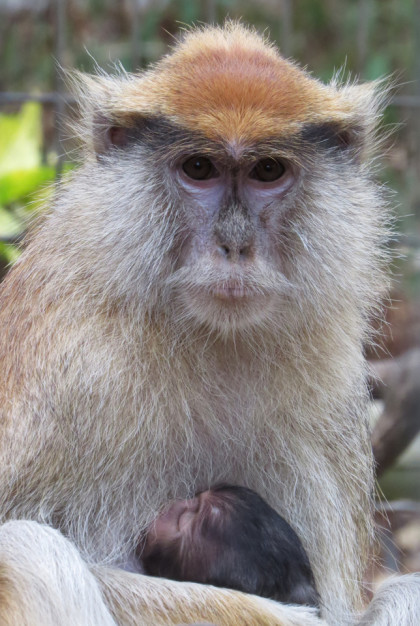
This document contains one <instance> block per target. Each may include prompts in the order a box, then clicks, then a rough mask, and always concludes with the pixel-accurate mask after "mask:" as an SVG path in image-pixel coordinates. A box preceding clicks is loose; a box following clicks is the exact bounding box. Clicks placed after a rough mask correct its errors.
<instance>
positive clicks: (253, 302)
mask: <svg viewBox="0 0 420 626" xmlns="http://www.w3.org/2000/svg"><path fill="white" fill-rule="evenodd" d="M184 307H185V308H186V309H187V311H186V312H187V315H188V317H189V318H190V319H191V321H193V320H194V322H196V323H198V325H199V326H205V327H207V328H210V329H211V330H214V331H216V332H219V333H221V334H223V335H229V334H235V333H236V332H239V331H244V330H251V329H252V328H258V327H261V326H264V327H265V326H266V325H267V323H268V321H269V319H270V318H271V314H272V300H271V298H270V297H269V296H268V295H264V296H263V295H261V294H258V295H257V294H255V293H253V294H252V293H250V292H249V291H247V290H246V289H245V288H243V287H238V286H234V285H223V286H217V287H212V288H211V289H208V290H206V291H204V290H203V292H201V293H199V294H198V293H195V294H194V295H193V296H192V297H190V298H188V299H187V301H184Z"/></svg>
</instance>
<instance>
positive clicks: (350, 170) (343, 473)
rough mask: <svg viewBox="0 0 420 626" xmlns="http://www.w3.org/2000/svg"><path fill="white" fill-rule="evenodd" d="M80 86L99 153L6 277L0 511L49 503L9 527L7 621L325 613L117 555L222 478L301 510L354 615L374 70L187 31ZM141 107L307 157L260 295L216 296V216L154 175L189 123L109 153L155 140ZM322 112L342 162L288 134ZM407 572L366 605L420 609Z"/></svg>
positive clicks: (371, 265)
mask: <svg viewBox="0 0 420 626" xmlns="http://www.w3.org/2000/svg"><path fill="white" fill-rule="evenodd" d="M78 82H79V88H80V91H81V97H82V108H83V110H84V115H83V120H84V124H85V129H84V130H83V131H81V132H83V137H84V139H85V143H86V159H85V164H84V165H83V166H82V167H81V168H80V170H79V171H77V172H75V173H74V174H72V175H71V176H70V178H69V180H68V181H66V182H64V183H63V185H62V188H61V189H60V190H59V191H58V193H57V197H56V199H55V201H54V207H53V210H52V211H51V212H50V213H49V214H48V215H47V217H46V218H45V220H44V221H43V223H42V224H41V225H40V226H39V228H38V229H37V232H36V233H35V234H34V235H33V237H32V239H31V241H30V242H29V244H28V246H27V248H26V250H25V252H24V253H23V255H22V257H21V258H20V260H19V261H18V263H17V264H16V266H15V268H14V269H13V270H12V272H11V273H10V275H9V276H8V278H7V279H6V281H5V283H4V284H3V286H2V291H1V294H0V332H1V335H0V336H1V346H0V363H1V365H0V416H1V423H0V428H1V433H0V437H1V440H0V468H1V469H0V513H1V516H2V518H3V520H4V521H6V520H33V521H32V522H31V521H28V522H21V521H16V522H13V521H8V522H7V523H5V524H4V526H3V527H1V528H0V565H1V569H0V615H1V616H2V617H1V619H2V620H3V621H1V620H0V621H1V623H2V624H3V623H4V624H7V625H9V624H10V625H12V624H22V625H26V624H28V625H30V624H31V625H32V624H34V625H35V624H36V625H38V624H43V625H50V624H51V625H52V624H76V623H77V624H92V626H93V625H99V624H101V625H102V624H115V623H118V624H160V623H162V624H166V623H176V622H186V621H199V620H209V621H214V622H216V623H218V624H219V623H220V624H239V623H240V624H247V623H248V624H283V626H289V625H291V626H292V625H296V626H299V625H301V626H303V625H306V626H310V625H311V624H314V625H315V624H321V623H322V620H321V619H320V618H318V617H317V616H316V615H315V614H314V613H313V612H311V610H310V609H304V608H296V607H293V608H290V607H284V606H281V605H278V604H275V603H273V602H271V601H270V600H264V599H261V598H256V597H252V596H246V595H244V594H240V593H238V592H233V591H225V590H220V589H215V588H210V587H202V586H200V585H195V584H192V583H191V584H190V583H176V582H171V581H162V580H161V581H159V580H157V579H149V578H147V577H144V576H141V575H140V574H138V573H129V572H126V571H123V570H122V569H117V568H119V567H122V566H126V565H127V564H128V563H131V562H132V554H133V551H134V549H135V547H136V543H137V541H138V537H139V534H140V532H141V531H142V530H143V529H145V528H146V526H147V525H148V524H149V523H150V522H151V521H152V520H153V519H154V518H155V517H156V515H157V513H158V511H159V510H160V509H161V508H162V506H164V505H165V504H166V503H167V502H168V501H169V500H170V499H173V498H185V497H190V496H192V495H193V494H194V493H195V492H196V491H198V490H200V489H206V488H208V487H209V486H211V485H213V484H215V483H218V482H227V483H230V484H242V485H246V486H248V487H250V488H252V489H254V490H256V491H257V492H258V493H259V494H260V495H261V496H262V497H264V498H266V499H267V500H268V501H269V502H270V504H271V505H272V506H274V508H275V509H276V510H277V511H278V512H279V513H281V514H282V515H283V516H284V517H285V518H286V520H287V521H288V522H289V523H290V524H291V525H292V527H293V528H294V530H295V531H296V532H297V533H298V535H299V537H300V538H301V540H302V542H303V544H304V547H305V549H306V551H307V552H308V555H309V558H310V561H311V566H312V568H313V570H314V573H315V577H316V581H317V587H318V590H319V592H320V595H321V598H322V606H323V608H322V616H323V618H324V619H325V620H326V621H327V622H328V623H330V624H334V625H335V626H338V625H339V624H347V623H351V622H352V621H353V620H354V619H355V617H354V611H358V610H360V609H361V608H362V598H361V587H360V581H361V578H362V575H363V571H364V567H365V565H366V558H367V554H368V549H369V544H370V542H371V540H372V528H371V494H372V489H373V467H372V459H371V450H370V442H369V433H368V429H367V425H366V420H365V403H366V384H365V371H364V361H363V356H362V344H363V341H364V340H365V339H366V337H367V334H368V325H367V319H368V316H369V314H370V313H371V311H372V308H373V307H374V306H375V303H376V302H377V299H378V297H379V296H380V295H381V294H382V290H383V283H384V280H383V276H382V270H381V265H382V257H381V252H380V245H381V243H382V241H383V239H384V232H385V229H384V226H383V223H384V218H383V211H384V209H383V199H382V197H381V193H380V191H379V190H378V188H377V187H376V186H375V184H374V183H373V182H372V180H371V173H370V171H369V168H368V165H367V164H366V163H367V160H368V159H369V157H370V154H371V144H372V141H373V140H372V133H373V130H374V127H375V124H376V116H377V108H378V105H379V96H378V95H377V93H376V88H375V87H374V86H351V85H345V86H343V87H341V88H340V87H339V86H337V85H336V84H334V83H333V84H331V85H329V86H325V85H322V84H321V83H319V82H317V81H315V80H314V79H313V78H311V77H309V75H307V74H306V73H304V72H303V71H302V70H300V69H298V68H297V67H295V66H293V65H292V64H290V63H289V62H286V61H285V60H283V59H282V58H281V57H280V56H278V54H277V52H276V51H275V50H274V49H273V48H271V47H269V46H268V44H266V43H265V42H263V41H262V40H261V39H260V38H259V37H258V36H256V35H255V34H254V33H250V32H249V31H247V30H246V29H244V28H243V27H241V26H237V25H228V26H226V27H225V28H224V29H205V30H203V31H195V32H192V33H191V34H188V35H187V36H186V38H185V41H183V42H182V43H181V44H180V45H179V46H178V47H177V48H176V49H175V51H174V53H173V54H172V55H170V56H169V57H167V58H165V59H163V61H162V62H161V63H160V64H158V65H157V67H156V68H155V69H153V70H151V71H149V72H147V73H145V74H144V75H140V76H125V75H124V76H121V77H118V78H115V79H112V78H108V77H99V78H95V79H93V78H88V77H85V78H82V77H80V78H79V79H78ZM142 116H148V117H152V118H153V119H154V120H158V122H159V123H162V120H163V123H164V124H170V126H169V127H168V128H170V129H171V130H170V132H172V129H175V130H176V131H177V129H181V131H182V132H186V133H190V134H191V133H192V136H193V137H198V141H199V142H200V141H203V139H205V140H206V141H207V142H208V148H207V150H208V154H211V155H213V154H214V155H215V158H222V157H220V156H219V155H220V154H222V150H225V152H226V153H229V155H234V158H235V159H237V160H238V162H241V159H242V160H246V159H247V158H248V159H251V158H252V155H253V154H254V153H255V152H256V151H257V149H260V148H258V146H257V143H258V144H259V145H261V144H262V145H263V146H267V150H269V151H270V150H271V152H272V151H273V148H272V138H273V137H276V138H280V139H283V138H284V139H285V140H287V141H289V143H287V141H286V143H285V147H284V148H283V153H282V155H283V156H284V157H285V158H287V159H289V160H290V162H291V163H293V168H294V169H293V172H295V171H296V172H299V173H298V174H293V175H294V176H295V178H296V180H295V183H294V185H293V187H292V188H291V191H289V192H288V193H287V194H284V195H282V196H281V197H282V207H283V208H282V210H284V215H285V217H284V219H283V220H282V221H281V222H279V218H278V216H271V217H268V218H266V217H265V218H264V219H265V222H267V221H268V222H270V220H271V221H272V222H273V224H274V223H275V241H274V243H272V240H271V239H270V238H269V239H268V240H267V241H268V243H267V244H266V247H267V249H270V250H271V248H273V250H275V255H277V256H276V259H277V257H278V258H279V259H280V260H279V261H278V262H277V261H276V263H277V265H279V264H280V265H281V268H282V271H281V272H280V271H279V270H278V267H277V266H274V265H273V266H271V265H270V263H269V262H267V258H268V257H267V255H266V254H265V253H264V254H265V256H264V255H259V254H258V253H257V252H256V253H255V254H254V256H253V261H252V264H250V265H249V270H248V274H246V275H245V274H241V275H240V276H241V279H240V280H241V281H242V282H243V284H245V285H246V286H247V288H248V287H249V289H252V290H254V292H255V294H256V296H258V294H259V293H261V294H262V296H264V298H265V297H266V294H270V295H269V297H267V298H266V299H265V300H264V301H263V303H262V304H260V305H258V306H254V305H253V304H252V302H251V304H247V305H246V308H245V309H242V310H240V307H237V306H236V305H235V306H232V307H230V308H229V306H228V305H226V306H225V304H222V305H221V306H220V303H219V302H216V303H215V302H214V299H212V298H211V297H210V296H209V295H208V293H210V294H211V293H212V292H211V289H213V286H214V284H215V281H216V278H215V276H217V275H218V271H219V268H218V267H216V268H215V267H213V265H212V258H211V255H210V254H209V253H207V251H206V250H205V251H204V252H203V253H202V255H201V256H199V255H198V252H197V249H194V248H193V245H192V244H190V243H189V242H190V236H189V234H188V233H189V229H190V230H191V231H192V237H193V238H194V236H196V233H197V232H198V231H199V230H200V228H201V226H202V225H201V222H200V221H197V223H196V225H195V226H194V227H190V226H189V225H188V219H187V218H188V215H187V211H186V209H185V204H186V201H185V200H183V196H182V192H181V191H179V190H178V188H176V189H177V190H176V191H173V190H172V186H173V185H172V183H171V180H170V174H169V173H168V172H166V173H162V175H161V178H160V179H158V174H159V173H160V170H162V171H163V170H164V165H163V164H164V163H166V162H169V163H170V166H171V167H172V161H173V162H175V161H176V159H177V158H178V157H177V155H176V149H177V146H178V145H181V144H180V142H181V143H182V141H183V142H184V144H183V145H184V147H183V148H182V149H183V150H185V152H186V154H190V153H191V149H190V143H189V142H190V139H185V138H184V139H182V141H181V140H179V142H178V144H177V143H176V142H174V143H173V144H172V143H170V141H169V142H168V143H167V144H164V145H162V146H160V145H159V142H158V143H157V144H156V146H155V147H154V148H153V149H151V148H150V147H149V148H148V146H147V145H142V147H140V148H139V147H136V146H135V145H134V147H132V146H131V144H130V145H129V146H128V147H127V149H126V147H125V146H124V147H123V149H121V150H114V148H115V144H116V141H114V142H112V141H111V143H114V145H111V149H109V140H108V135H107V133H109V129H110V128H114V129H115V128H116V129H120V128H123V129H125V130H126V129H133V136H135V137H136V136H137V135H136V133H138V134H139V135H140V136H142V127H141V126H140V130H137V127H138V126H139V124H138V119H139V117H140V118H141V117H142ZM324 123H325V124H329V125H331V124H332V125H334V128H335V129H337V130H336V134H337V135H338V137H339V139H338V143H339V144H340V146H339V147H337V146H336V145H335V144H334V146H335V147H334V150H336V151H337V157H336V158H332V153H330V152H328V153H327V154H326V155H318V152H317V151H318V150H319V149H320V150H322V146H320V147H319V146H317V145H316V142H315V145H314V146H312V147H310V148H309V149H308V151H307V152H306V153H301V152H299V149H300V145H301V144H300V143H296V140H295V137H296V136H297V135H298V134H299V133H300V132H302V129H303V128H304V127H305V130H308V124H316V125H318V126H319V125H321V129H322V125H323V124H324ZM305 125H306V126H305ZM92 129H93V130H92ZM116 132H117V133H118V132H119V131H118V130H117V131H116ZM153 132H154V131H153ZM177 132H178V131H177ZM149 134H150V135H151V139H150V141H152V140H153V141H155V135H154V134H153V133H152V132H151V131H150V133H149ZM112 136H113V137H115V136H118V134H117V135H115V133H114V135H112ZM156 136H159V137H160V135H158V134H156ZM187 136H188V137H189V135H187ZM290 138H292V141H290ZM141 140H142V141H143V138H142V139H141ZM147 141H149V139H147ZM147 141H146V144H147ZM159 141H160V140H159ZM191 141H192V140H191ZM140 143H141V142H140ZM341 144H343V146H344V147H343V148H341ZM348 146H350V147H349V148H348ZM94 150H96V152H97V153H98V155H99V156H98V157H97V156H96V154H95V152H94ZM276 150H278V148H276ZM338 150H340V152H338ZM347 150H348V151H349V154H348V153H347ZM342 151H345V154H344V155H343V154H342ZM193 154H194V152H193ZM334 154H335V153H334ZM229 158H230V157H229ZM232 158H233V157H232ZM155 171H156V172H157V174H156V175H155ZM165 171H166V170H165ZM200 219H201V218H200ZM261 219H262V218H261ZM203 220H204V217H203V218H202V221H203ZM275 220H277V221H275ZM239 227H240V226H238V228H239ZM232 228H233V227H232ZM262 230H263V228H262V227H261V228H260V229H259V230H258V232H257V235H256V237H260V238H261V237H263V235H262V234H261V232H262ZM232 232H233V231H232ZM235 232H236V231H235ZM268 237H270V235H268ZM279 242H280V244H279ZM200 245H201V244H200ZM278 246H279V247H280V248H281V251H280V252H277V247H278ZM255 247H256V244H255ZM180 250H181V252H180ZM191 250H193V253H192V252H191ZM200 250H201V248H200ZM200 254H201V252H200ZM267 254H268V253H267ZM235 271H236V270H235ZM217 280H218V279H217ZM226 281H228V275H227V274H226ZM241 284H242V283H241ZM203 285H204V286H205V288H206V289H207V291H205V292H204V291H203ZM203 293H205V295H203ZM43 524H47V525H49V526H53V527H55V528H57V529H59V530H60V531H61V533H62V534H60V533H58V532H57V531H55V530H51V529H50V528H46V527H45V526H43ZM63 535H64V536H63ZM64 537H67V539H65V538H64ZM80 557H82V558H80ZM82 559H83V560H82ZM52 570H53V571H55V570H57V572H58V574H57V576H58V581H59V582H57V583H54V584H52V583H51V580H50V578H49V576H50V572H51V571H52ZM404 580H405V581H406V582H405V583H404ZM398 584H399V585H400V586H401V588H402V592H401V594H400V597H401V598H404V602H403V603H402V606H400V607H399V608H398V610H396V609H395V606H397V605H398V597H399V596H398V593H395V597H396V598H397V600H395V602H394V604H393V607H394V608H393V607H387V606H386V602H385V603H384V602H383V600H381V604H379V601H378V603H377V604H375V600H374V601H373V605H372V607H373V608H372V607H371V609H370V611H371V614H372V615H373V617H372V621H369V622H363V623H366V624H368V623H372V624H375V625H377V626H381V625H382V624H383V625H385V624H389V625H394V624H395V626H396V625H397V624H398V625H401V626H414V624H415V623H416V619H417V617H418V611H419V600H418V595H419V594H420V591H419V590H420V583H419V581H418V580H417V579H416V578H415V577H413V578H408V579H402V582H401V583H398ZM40 588H41V591H40V590H39V589H40ZM101 594H102V595H101ZM1 603H3V604H1ZM106 607H108V608H109V611H110V612H108V609H107V608H106ZM375 611H376V613H375ZM396 613H398V615H396ZM384 616H385V617H384ZM401 616H402V617H401ZM416 616H417V617H416ZM381 619H382V621H381ZM386 620H388V621H386Z"/></svg>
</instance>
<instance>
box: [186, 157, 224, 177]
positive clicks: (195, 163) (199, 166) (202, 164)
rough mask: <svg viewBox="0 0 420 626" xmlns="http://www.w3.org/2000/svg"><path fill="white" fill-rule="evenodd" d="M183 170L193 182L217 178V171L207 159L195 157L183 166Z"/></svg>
mask: <svg viewBox="0 0 420 626" xmlns="http://www.w3.org/2000/svg"><path fill="white" fill-rule="evenodd" d="M182 169H183V170H184V172H185V173H186V175H187V176H188V177H189V178H192V179H193V180H208V179H209V178H215V177H216V176H217V170H216V168H215V167H214V165H213V163H212V162H211V161H210V159H208V158H207V157H203V156H193V157H191V158H190V159H187V161H185V163H183V164H182Z"/></svg>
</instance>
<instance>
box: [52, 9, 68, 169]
mask: <svg viewBox="0 0 420 626" xmlns="http://www.w3.org/2000/svg"><path fill="white" fill-rule="evenodd" d="M66 19H67V1H66V0H55V6H54V29H55V55H56V63H55V74H54V83H55V94H56V99H55V102H54V108H55V148H56V151H57V164H56V177H57V178H59V177H60V176H61V173H62V171H63V165H64V160H65V155H64V151H63V124H64V118H65V114H66V101H65V99H64V98H63V95H64V90H65V85H64V82H63V78H62V75H61V68H62V67H63V65H64V63H63V62H64V55H65V52H66V26H67V24H66Z"/></svg>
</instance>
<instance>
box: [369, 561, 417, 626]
mask: <svg viewBox="0 0 420 626" xmlns="http://www.w3.org/2000/svg"><path fill="white" fill-rule="evenodd" d="M419 624H420V573H417V574H409V575H407V576H398V577H392V578H389V579H388V580H386V581H385V582H384V583H383V584H382V585H381V586H380V588H379V589H378V591H377V592H376V594H375V595H374V597H373V600H372V602H371V603H370V605H369V606H368V608H367V610H366V612H365V613H364V614H363V616H362V618H361V620H360V621H359V622H358V626H419Z"/></svg>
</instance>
